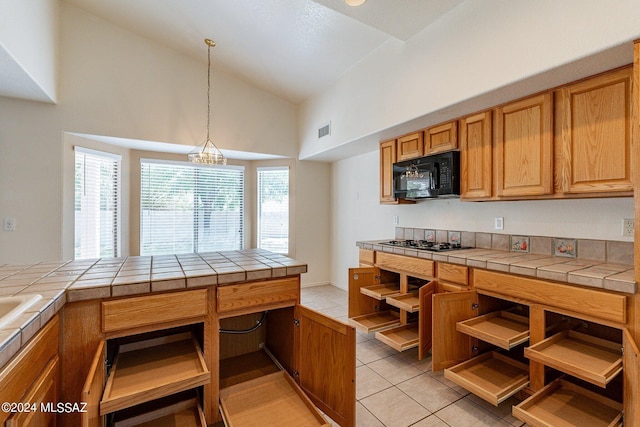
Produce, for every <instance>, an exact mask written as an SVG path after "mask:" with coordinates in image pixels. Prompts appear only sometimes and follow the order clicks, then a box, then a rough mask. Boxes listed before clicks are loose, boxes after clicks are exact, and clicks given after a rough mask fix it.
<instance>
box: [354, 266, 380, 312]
mask: <svg viewBox="0 0 640 427" xmlns="http://www.w3.org/2000/svg"><path fill="white" fill-rule="evenodd" d="M379 283H380V269H379V268H376V267H364V268H350V269H349V317H356V316H360V315H362V314H369V313H373V312H375V311H377V310H379V309H380V301H378V300H376V299H373V298H371V297H369V296H367V295H364V294H363V293H362V292H360V288H362V287H363V286H372V285H376V284H379Z"/></svg>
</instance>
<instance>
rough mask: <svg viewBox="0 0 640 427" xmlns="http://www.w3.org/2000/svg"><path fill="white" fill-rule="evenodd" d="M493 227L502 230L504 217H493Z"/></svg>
mask: <svg viewBox="0 0 640 427" xmlns="http://www.w3.org/2000/svg"><path fill="white" fill-rule="evenodd" d="M494 227H495V229H496V230H504V217H502V216H501V217H496V218H494Z"/></svg>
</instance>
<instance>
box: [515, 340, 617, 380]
mask: <svg viewBox="0 0 640 427" xmlns="http://www.w3.org/2000/svg"><path fill="white" fill-rule="evenodd" d="M620 349H621V345H620V344H618V343H615V342H611V341H607V340H604V339H602V338H597V337H593V336H590V335H586V334H583V333H580V332H576V331H563V332H560V333H558V334H555V335H553V336H551V337H549V338H547V339H545V340H544V341H541V342H539V343H538V344H536V345H533V346H531V347H528V348H526V349H525V352H524V354H525V356H526V357H528V358H529V359H531V360H534V361H536V362H540V363H543V364H545V365H547V366H550V367H552V368H554V369H558V370H560V371H563V372H566V373H567V374H570V375H573V376H575V377H577V378H580V379H583V380H585V381H587V382H590V383H592V384H595V385H597V386H600V387H606V385H607V384H608V383H609V382H610V381H611V380H612V379H613V378H615V377H616V375H618V374H619V373H620V372H622V354H621V350H620Z"/></svg>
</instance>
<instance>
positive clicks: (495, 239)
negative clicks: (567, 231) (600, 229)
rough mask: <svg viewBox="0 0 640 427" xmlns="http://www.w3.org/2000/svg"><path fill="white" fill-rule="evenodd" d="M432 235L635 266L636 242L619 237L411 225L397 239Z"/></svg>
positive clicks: (502, 248) (474, 244)
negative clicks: (588, 237)
mask: <svg viewBox="0 0 640 427" xmlns="http://www.w3.org/2000/svg"><path fill="white" fill-rule="evenodd" d="M431 235H435V241H436V242H450V243H454V242H455V240H456V239H459V241H460V243H461V244H462V246H471V247H473V248H480V249H495V250H500V251H510V252H521V253H530V254H538V255H550V256H562V257H568V258H580V259H587V260H592V261H599V262H612V263H620V264H629V265H633V242H621V241H615V240H592V239H576V238H571V237H545V236H523V235H511V234H498V233H478V232H472V231H457V230H434V229H423V228H407V227H396V232H395V239H406V240H428V238H429V237H430V236H431Z"/></svg>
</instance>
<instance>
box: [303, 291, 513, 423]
mask: <svg viewBox="0 0 640 427" xmlns="http://www.w3.org/2000/svg"><path fill="white" fill-rule="evenodd" d="M301 300H302V303H303V304H304V305H306V306H308V307H311V308H313V309H316V310H318V311H321V312H323V313H325V314H327V315H330V316H333V317H335V318H338V319H340V320H343V321H345V322H346V321H347V304H348V295H347V292H346V291H344V290H342V289H340V288H337V287H335V286H331V285H324V286H315V287H309V288H302V297H301ZM356 399H357V402H356V424H357V425H358V426H360V427H384V426H387V427H405V426H415V427H446V426H450V427H484V426H504V427H509V426H523V425H524V424H523V423H522V422H520V421H519V420H518V419H516V418H514V417H513V416H512V415H511V405H513V404H514V403H516V401H515V400H507V401H506V402H504V403H503V404H501V405H500V406H498V407H497V408H496V407H494V406H493V405H491V404H489V403H486V402H484V401H483V400H482V399H480V398H478V397H476V396H475V395H473V394H470V393H469V392H467V391H466V390H465V389H463V388H461V387H459V386H457V385H456V384H454V383H452V382H451V381H449V380H447V379H446V378H444V376H443V374H442V372H432V371H431V358H430V357H427V358H424V359H423V360H421V361H418V352H417V350H416V349H412V350H407V351H405V352H402V353H398V352H397V351H395V350H393V349H391V348H390V347H388V346H386V345H385V344H383V343H381V342H379V341H377V340H376V339H375V338H374V334H364V333H361V332H358V333H357V336H356Z"/></svg>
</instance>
